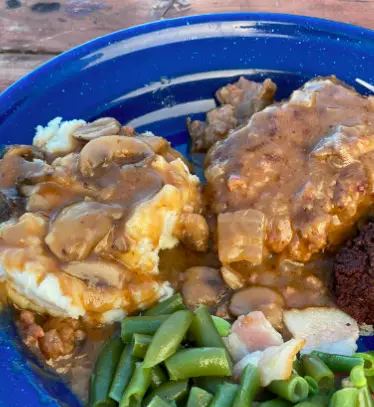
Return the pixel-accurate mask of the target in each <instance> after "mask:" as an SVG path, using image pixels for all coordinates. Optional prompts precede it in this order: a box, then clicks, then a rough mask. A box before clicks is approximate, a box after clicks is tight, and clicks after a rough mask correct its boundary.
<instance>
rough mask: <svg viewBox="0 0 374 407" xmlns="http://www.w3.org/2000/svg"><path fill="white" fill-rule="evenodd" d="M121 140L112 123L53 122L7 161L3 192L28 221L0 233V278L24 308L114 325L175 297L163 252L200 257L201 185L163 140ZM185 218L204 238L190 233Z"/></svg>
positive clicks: (0, 168)
mask: <svg viewBox="0 0 374 407" xmlns="http://www.w3.org/2000/svg"><path fill="white" fill-rule="evenodd" d="M123 133H124V130H123V129H122V127H121V126H120V125H119V123H118V122H117V121H116V120H114V119H110V118H105V119H99V120H97V121H95V122H93V123H85V122H84V121H82V120H73V121H70V122H63V121H61V119H60V118H57V119H55V120H52V121H51V122H50V123H49V124H48V126H47V127H41V126H39V127H38V128H37V132H36V136H35V138H34V146H13V147H10V148H9V149H8V151H7V152H6V153H5V155H4V157H3V159H2V161H1V165H0V172H1V173H2V174H5V175H4V177H3V178H5V179H4V180H3V181H2V182H1V186H2V187H3V188H4V189H5V190H8V189H11V188H13V189H14V188H17V191H18V194H19V195H20V197H21V198H23V199H24V200H25V213H24V214H22V215H20V216H17V215H16V214H14V216H12V217H11V218H10V219H9V220H8V221H7V222H3V223H2V224H1V227H0V246H1V250H0V265H1V276H2V279H3V280H4V281H5V284H6V288H7V291H8V295H9V297H10V298H11V299H12V301H13V302H14V303H16V304H18V305H19V306H20V307H21V308H29V309H33V310H36V311H38V312H45V313H48V314H50V315H53V316H57V317H72V318H78V317H84V318H86V319H90V318H91V319H93V320H96V321H98V322H102V323H103V322H104V323H105V322H111V321H115V320H120V319H121V318H123V316H124V315H126V314H127V313H133V312H136V311H137V310H140V309H144V308H147V307H148V306H149V305H151V304H153V303H154V302H156V301H157V300H158V299H159V298H162V297H165V296H168V295H170V293H172V292H173V289H172V287H171V286H170V284H169V282H168V281H167V280H166V281H163V280H162V279H161V278H160V277H159V269H158V262H159V251H160V250H163V249H171V248H172V247H174V246H176V245H177V244H178V243H179V242H183V241H186V243H187V244H188V246H189V247H194V248H196V250H200V251H201V250H202V251H205V250H206V240H207V234H206V230H205V229H204V227H205V226H206V221H205V219H204V218H203V217H202V215H201V212H202V203H201V196H200V190H199V181H198V179H197V178H196V177H195V176H193V175H191V174H190V172H189V169H188V168H187V166H186V165H185V164H184V162H183V161H182V160H181V158H180V157H179V154H178V153H177V152H176V151H174V150H172V149H171V147H170V145H169V143H168V142H167V141H166V140H164V139H161V138H159V137H156V136H153V135H151V134H146V135H137V134H136V133H133V134H132V135H131V136H128V135H124V134H123ZM4 199H5V198H4ZM190 216H192V217H193V219H194V222H195V224H199V225H200V224H202V225H203V226H204V227H203V229H202V230H198V231H195V232H194V233H192V234H191V233H189V230H191V226H190V223H191V220H190V218H189V217H190ZM180 230H183V232H180ZM194 243H196V245H195V246H194Z"/></svg>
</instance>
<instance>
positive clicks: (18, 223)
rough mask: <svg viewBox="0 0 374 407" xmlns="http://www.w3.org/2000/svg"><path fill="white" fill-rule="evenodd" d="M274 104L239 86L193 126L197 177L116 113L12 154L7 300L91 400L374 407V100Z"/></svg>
mask: <svg viewBox="0 0 374 407" xmlns="http://www.w3.org/2000/svg"><path fill="white" fill-rule="evenodd" d="M275 91H276V85H275V84H274V83H273V82H272V81H271V80H270V79H266V80H264V81H263V82H261V83H260V82H259V83H257V82H253V81H249V80H247V79H245V78H240V79H239V80H238V81H237V82H235V83H233V84H229V85H227V86H224V87H223V88H221V89H219V90H218V91H217V93H216V97H217V99H218V101H219V103H220V106H219V107H217V109H214V110H212V111H210V112H208V114H207V118H206V122H200V121H198V120H191V119H188V120H187V124H188V130H189V132H190V135H191V140H192V148H191V154H192V155H191V157H192V158H193V157H194V155H196V154H198V155H200V156H203V155H204V154H205V153H207V155H206V161H205V173H206V179H207V182H206V183H205V184H203V182H204V181H203V182H200V180H199V178H198V177H197V176H196V175H194V168H193V166H192V165H191V164H190V163H189V162H188V161H187V160H186V158H185V157H183V156H182V155H181V154H180V153H179V152H178V151H176V150H175V149H174V148H172V147H171V145H170V143H169V142H168V141H167V140H166V139H164V138H162V137H158V136H155V135H154V134H152V133H150V132H146V133H142V134H139V133H138V132H136V131H135V130H134V129H133V128H132V127H129V126H122V125H121V124H120V123H119V122H118V121H117V120H116V119H115V118H110V117H103V118H99V119H97V120H94V121H92V122H86V121H84V120H70V121H63V120H62V119H61V118H56V119H53V120H51V121H50V122H49V123H48V124H47V126H38V127H37V129H36V134H35V137H34V140H33V145H32V146H26V145H20V146H17V145H15V146H8V147H7V148H6V151H5V154H4V156H3V158H2V159H1V160H0V295H1V296H2V297H7V299H8V300H9V302H10V303H11V304H12V305H13V310H14V314H15V320H16V325H17V327H18V330H19V333H20V335H21V337H22V339H23V341H24V342H25V344H26V345H27V346H28V347H29V348H30V349H32V350H33V351H34V352H36V353H37V354H38V355H39V356H42V357H43V358H44V359H45V361H46V363H47V364H48V365H49V367H51V368H53V369H54V370H55V371H57V372H59V373H62V374H63V375H64V377H65V378H66V379H67V380H68V382H69V384H70V386H71V387H72V389H73V391H74V392H76V393H77V394H78V395H79V397H80V398H81V399H82V401H83V402H86V401H87V398H88V395H90V400H89V401H88V405H89V407H104V406H105V407H106V406H108V407H109V406H110V407H115V406H119V407H127V406H129V407H131V406H142V407H147V406H148V407H167V406H173V407H182V406H187V407H249V406H256V407H279V406H280V407H284V406H294V405H296V406H298V407H311V406H316V407H318V406H327V405H329V403H330V407H335V406H339V407H342V406H341V405H339V403H341V400H342V399H343V398H344V397H347V398H348V399H349V400H351V402H352V403H353V404H352V403H351V405H352V407H368V406H371V405H372V399H371V392H373V391H374V379H373V377H374V357H373V355H372V354H371V353H370V352H368V353H363V352H359V353H356V352H357V349H358V339H359V332H363V331H365V332H366V333H367V334H372V332H373V329H372V326H370V324H373V318H372V316H371V314H372V313H373V311H374V309H373V306H372V300H371V296H370V294H371V292H372V279H371V263H372V262H371V257H372V256H373V254H372V252H373V253H374V248H372V240H373V238H372V234H373V231H374V226H373V223H372V222H371V221H370V218H371V216H372V208H373V200H372V197H373V193H372V186H373V183H374V178H373V168H374V167H373V165H372V161H373V158H374V156H373V157H372V153H373V150H374V138H373V135H372V134H371V128H372V126H373V125H372V121H373V120H374V104H373V98H372V97H364V96H360V95H358V94H357V93H356V92H355V91H354V90H353V89H351V88H349V87H348V86H347V85H345V84H344V83H342V82H340V81H338V80H337V79H336V78H335V77H329V78H316V79H312V80H310V81H309V82H307V83H306V84H305V85H304V86H303V87H302V88H300V89H299V90H296V91H294V92H293V94H292V95H291V96H290V98H289V99H287V100H283V101H281V102H276V103H273V99H274V95H275ZM366 224H367V225H366ZM364 225H366V226H364ZM357 228H359V229H361V230H360V231H359V232H357ZM355 233H358V234H357V237H355V238H353V239H352V240H348V241H347V242H346V243H344V241H345V240H346V239H349V238H350V237H352V236H354V235H355ZM337 307H340V309H339V308H337ZM118 322H121V327H120V328H119V324H118ZM368 324H369V325H368ZM344 376H345V377H344ZM89 377H91V382H90V383H91V384H90V389H89V388H88V383H89V380H88V379H89ZM351 405H349V406H347V407H351Z"/></svg>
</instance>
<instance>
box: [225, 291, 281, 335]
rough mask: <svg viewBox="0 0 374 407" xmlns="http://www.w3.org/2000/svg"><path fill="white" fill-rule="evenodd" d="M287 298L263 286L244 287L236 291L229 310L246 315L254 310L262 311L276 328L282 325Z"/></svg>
mask: <svg viewBox="0 0 374 407" xmlns="http://www.w3.org/2000/svg"><path fill="white" fill-rule="evenodd" d="M284 308H285V300H284V298H283V297H282V295H280V294H279V293H278V292H277V291H275V290H273V289H271V288H268V287H261V286H252V287H247V288H244V289H242V290H240V291H237V292H235V293H234V295H233V296H232V298H231V301H230V306H229V310H230V312H231V313H232V314H233V315H235V316H239V315H245V314H248V313H249V312H252V311H262V312H263V313H264V315H265V317H266V318H267V319H268V320H269V321H270V323H271V324H272V325H273V326H274V327H275V328H276V329H280V328H281V327H282V313H283V309H284Z"/></svg>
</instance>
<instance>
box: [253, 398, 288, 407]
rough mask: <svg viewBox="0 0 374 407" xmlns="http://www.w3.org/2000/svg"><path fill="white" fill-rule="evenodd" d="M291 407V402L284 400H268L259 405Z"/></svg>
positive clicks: (264, 406) (265, 406)
mask: <svg viewBox="0 0 374 407" xmlns="http://www.w3.org/2000/svg"><path fill="white" fill-rule="evenodd" d="M291 406H292V404H291V403H290V402H289V401H286V400H282V399H274V400H268V401H264V402H263V403H260V404H259V405H258V407H291Z"/></svg>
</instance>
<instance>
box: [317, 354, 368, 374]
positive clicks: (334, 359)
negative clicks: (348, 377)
mask: <svg viewBox="0 0 374 407" xmlns="http://www.w3.org/2000/svg"><path fill="white" fill-rule="evenodd" d="M312 355H313V356H317V357H318V358H320V359H321V360H322V361H323V362H324V363H325V364H326V366H327V367H328V368H329V369H330V370H331V371H332V372H334V373H349V372H350V371H351V370H352V369H353V368H354V367H355V366H357V365H362V364H363V363H364V360H363V359H362V358H358V357H353V356H345V355H335V354H330V353H324V352H318V351H315V350H314V351H313V352H312Z"/></svg>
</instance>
